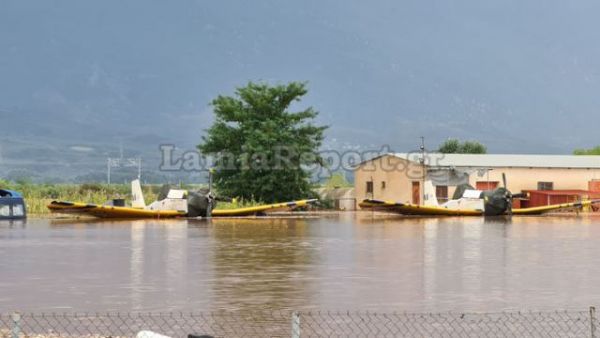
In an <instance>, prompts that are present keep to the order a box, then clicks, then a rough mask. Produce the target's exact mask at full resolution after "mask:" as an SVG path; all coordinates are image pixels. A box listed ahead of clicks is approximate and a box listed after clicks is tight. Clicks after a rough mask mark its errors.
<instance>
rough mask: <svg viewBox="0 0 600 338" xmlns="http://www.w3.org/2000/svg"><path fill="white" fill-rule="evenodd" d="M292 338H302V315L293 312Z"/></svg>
mask: <svg viewBox="0 0 600 338" xmlns="http://www.w3.org/2000/svg"><path fill="white" fill-rule="evenodd" d="M292 338H300V313H298V312H297V311H294V312H292Z"/></svg>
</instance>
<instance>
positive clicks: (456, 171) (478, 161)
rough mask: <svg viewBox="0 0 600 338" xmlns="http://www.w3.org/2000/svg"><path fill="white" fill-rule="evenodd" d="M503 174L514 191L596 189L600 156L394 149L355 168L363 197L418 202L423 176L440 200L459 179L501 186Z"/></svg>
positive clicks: (358, 195) (358, 196) (358, 190)
mask: <svg viewBox="0 0 600 338" xmlns="http://www.w3.org/2000/svg"><path fill="white" fill-rule="evenodd" d="M502 173H505V174H506V178H507V183H508V184H507V186H508V189H509V190H510V191H511V192H513V193H518V192H521V191H532V190H543V191H547V190H577V191H581V192H584V191H590V190H591V191H600V189H599V188H598V187H599V186H600V184H598V182H599V180H600V156H571V155H495V154H494V155H472V154H439V153H426V154H425V156H424V161H423V155H422V154H420V153H408V154H407V153H392V154H386V155H381V156H378V157H375V158H373V159H371V160H367V161H364V162H362V163H361V164H360V165H359V166H358V167H357V168H356V169H355V177H354V180H355V194H356V199H357V200H358V201H362V200H363V199H366V198H373V199H381V200H392V201H397V202H402V203H413V204H420V203H421V201H422V199H423V198H422V194H423V191H422V187H423V182H424V181H425V180H431V181H432V183H433V185H434V186H435V187H436V195H437V197H438V200H439V201H440V202H444V201H445V200H447V199H448V198H452V195H453V193H454V190H455V188H456V186H457V185H459V184H462V183H469V184H471V185H472V186H473V187H475V188H477V189H479V190H486V189H493V188H495V187H498V186H502V184H503V183H502Z"/></svg>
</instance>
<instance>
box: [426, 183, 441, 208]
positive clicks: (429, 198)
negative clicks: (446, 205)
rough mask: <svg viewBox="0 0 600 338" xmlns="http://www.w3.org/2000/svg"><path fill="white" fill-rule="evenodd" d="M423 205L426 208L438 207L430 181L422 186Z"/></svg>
mask: <svg viewBox="0 0 600 338" xmlns="http://www.w3.org/2000/svg"><path fill="white" fill-rule="evenodd" d="M423 193H424V194H423V195H424V201H423V202H424V203H423V205H425V206H428V207H439V206H440V205H439V203H438V200H437V197H436V196H435V187H434V186H433V183H431V181H425V184H424V185H423Z"/></svg>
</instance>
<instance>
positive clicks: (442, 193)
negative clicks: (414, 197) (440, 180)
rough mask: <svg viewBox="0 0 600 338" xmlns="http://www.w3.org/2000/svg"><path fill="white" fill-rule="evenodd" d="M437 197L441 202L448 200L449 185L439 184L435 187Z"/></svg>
mask: <svg viewBox="0 0 600 338" xmlns="http://www.w3.org/2000/svg"><path fill="white" fill-rule="evenodd" d="M435 197H436V198H437V200H438V202H439V203H444V202H448V186H446V185H437V186H436V187H435Z"/></svg>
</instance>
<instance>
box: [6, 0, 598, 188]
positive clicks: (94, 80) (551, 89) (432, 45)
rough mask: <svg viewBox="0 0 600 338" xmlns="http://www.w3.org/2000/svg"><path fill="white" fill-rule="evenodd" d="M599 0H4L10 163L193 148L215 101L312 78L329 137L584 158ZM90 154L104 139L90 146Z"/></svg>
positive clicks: (44, 166) (590, 134)
mask: <svg viewBox="0 0 600 338" xmlns="http://www.w3.org/2000/svg"><path fill="white" fill-rule="evenodd" d="M598 10H600V3H598V2H595V1H592V0H584V1H578V2H576V3H571V2H564V1H554V0H551V1H547V0H544V1H542V0H534V1H528V2H522V1H515V0H510V1H492V2H489V1H483V2H482V1H475V0H470V1H461V2H447V1H420V0H414V1H413V0H411V1H394V0H384V1H378V2H364V1H342V0H336V1H316V0H308V1H298V2H291V1H289V2H288V1H283V2H282V1H275V0H257V1H252V2H248V1H241V0H231V1H229V0H227V1H200V0H183V1H176V2H173V1H142V0H130V1H117V0H103V1H96V2H85V1H63V2H54V1H33V0H5V1H3V2H2V5H0V50H1V51H2V52H1V53H0V119H1V121H3V122H2V123H0V174H4V175H7V173H8V172H10V171H14V170H17V171H18V170H21V171H25V172H29V173H31V172H34V173H36V174H38V175H40V176H42V177H54V178H63V179H74V178H75V177H77V176H82V175H84V176H85V175H88V174H90V173H91V172H102V171H103V170H104V169H105V161H106V159H105V158H106V157H107V156H116V155H118V154H119V145H120V144H123V145H124V148H125V149H126V151H127V152H129V153H131V154H132V155H136V156H138V155H141V156H143V157H145V158H148V162H147V164H148V166H149V168H148V169H149V170H153V171H157V170H158V162H157V161H158V160H157V159H158V155H159V153H158V150H157V149H158V145H159V144H164V143H172V144H176V145H177V146H179V147H180V148H184V149H193V147H194V145H195V144H197V143H198V142H199V140H200V136H201V134H202V130H203V129H204V128H206V127H208V126H209V125H210V122H211V120H212V116H211V109H210V106H209V105H208V104H209V102H210V100H211V99H212V98H214V97H215V96H217V95H219V94H231V93H233V90H234V88H235V87H236V86H241V85H244V84H245V83H247V82H248V81H250V80H252V81H259V80H264V81H269V82H272V83H277V82H286V81H291V80H301V81H309V87H310V90H311V92H310V93H309V95H308V96H307V98H306V100H305V101H304V102H302V103H301V104H302V105H312V106H314V107H315V108H316V109H318V110H320V111H321V116H320V121H321V123H324V124H328V125H330V126H331V128H330V130H329V131H328V143H327V145H328V146H332V147H337V146H340V145H346V146H351V147H360V148H363V149H368V148H379V147H380V146H381V145H384V144H388V145H390V146H391V147H393V148H394V149H395V150H398V151H407V150H410V149H415V148H417V146H418V144H419V139H418V137H419V136H421V135H424V136H426V137H427V142H428V145H429V146H430V147H431V148H433V147H435V146H437V144H439V143H440V142H442V141H443V140H444V139H445V138H447V137H458V138H463V139H478V140H480V141H482V142H483V143H485V144H487V145H488V149H489V150H490V151H492V152H503V153H527V152H535V153H569V152H570V151H571V150H572V149H574V148H581V147H589V146H593V145H596V144H597V143H598V138H597V123H595V122H596V121H595V120H596V119H597V116H598V114H597V110H598V108H599V107H600V96H599V95H597V93H598V92H600V45H598V44H597V43H595V42H596V41H598V38H599V35H600V23H599V22H598V20H597V19H596V17H595V16H596V13H598ZM89 149H91V150H89Z"/></svg>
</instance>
